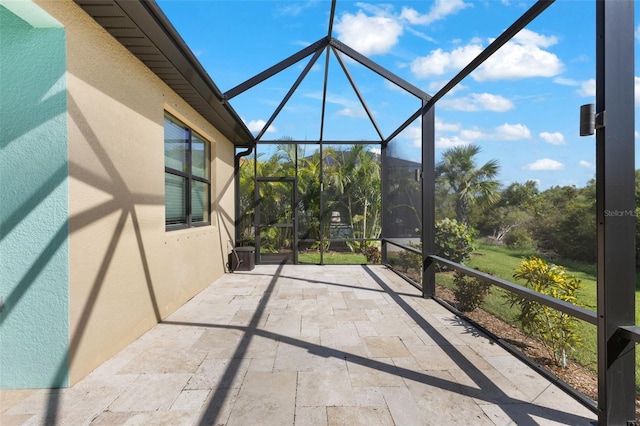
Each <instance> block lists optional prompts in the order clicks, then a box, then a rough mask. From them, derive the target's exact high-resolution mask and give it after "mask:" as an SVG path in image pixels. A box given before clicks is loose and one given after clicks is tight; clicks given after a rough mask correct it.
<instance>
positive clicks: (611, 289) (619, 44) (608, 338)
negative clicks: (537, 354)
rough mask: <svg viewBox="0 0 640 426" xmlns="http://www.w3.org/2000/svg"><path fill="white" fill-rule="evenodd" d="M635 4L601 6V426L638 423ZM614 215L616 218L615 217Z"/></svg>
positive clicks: (598, 106) (598, 155)
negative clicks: (627, 331) (627, 332)
mask: <svg viewBox="0 0 640 426" xmlns="http://www.w3.org/2000/svg"><path fill="white" fill-rule="evenodd" d="M633 8H634V4H633V1H632V0H616V1H602V0H599V1H596V59H597V60H596V110H595V111H596V114H600V117H602V119H603V123H602V125H601V126H596V127H597V128H596V198H597V213H596V215H597V216H596V217H597V227H598V267H597V271H598V272H597V273H598V306H597V310H598V312H597V313H598V339H597V340H598V423H599V424H602V425H613V424H616V425H618V424H621V425H629V424H635V343H634V342H633V341H631V340H628V339H626V338H624V336H623V333H620V332H619V330H620V328H621V327H628V326H632V327H633V326H635V279H636V277H635V223H636V217H635V164H634V161H635V151H634V148H635V147H634V142H635V141H634V63H633V60H629V59H628V58H634V22H633V17H634V11H633ZM612 212H615V213H612Z"/></svg>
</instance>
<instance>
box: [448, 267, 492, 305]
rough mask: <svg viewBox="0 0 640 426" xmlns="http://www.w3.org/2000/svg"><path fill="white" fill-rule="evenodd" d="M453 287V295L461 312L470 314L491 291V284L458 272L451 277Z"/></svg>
mask: <svg viewBox="0 0 640 426" xmlns="http://www.w3.org/2000/svg"><path fill="white" fill-rule="evenodd" d="M453 285H454V289H453V294H454V295H455V296H456V301H457V302H458V309H460V310H461V311H462V312H471V311H473V310H474V309H476V308H477V307H478V306H480V305H481V304H482V302H484V298H485V297H487V295H488V294H489V290H490V289H491V284H489V283H487V282H485V281H482V280H480V279H478V278H475V277H471V276H469V275H465V274H462V273H460V272H458V271H456V272H455V274H454V276H453Z"/></svg>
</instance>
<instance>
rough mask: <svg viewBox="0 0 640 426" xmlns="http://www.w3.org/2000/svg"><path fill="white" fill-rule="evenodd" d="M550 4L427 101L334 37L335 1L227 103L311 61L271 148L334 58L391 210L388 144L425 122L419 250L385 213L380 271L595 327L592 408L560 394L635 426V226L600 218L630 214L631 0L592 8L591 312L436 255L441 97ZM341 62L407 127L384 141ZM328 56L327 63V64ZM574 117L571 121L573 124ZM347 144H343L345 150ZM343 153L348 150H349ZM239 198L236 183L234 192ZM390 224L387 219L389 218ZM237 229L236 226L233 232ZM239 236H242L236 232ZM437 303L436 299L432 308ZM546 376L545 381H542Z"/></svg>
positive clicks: (638, 332) (428, 293) (639, 335)
mask: <svg viewBox="0 0 640 426" xmlns="http://www.w3.org/2000/svg"><path fill="white" fill-rule="evenodd" d="M552 3H553V0H539V1H538V2H536V3H535V4H534V5H533V6H532V7H531V8H530V9H529V10H528V11H526V12H525V13H524V14H523V15H522V16H521V17H520V18H519V19H518V20H516V21H515V22H514V23H513V24H512V25H511V26H510V27H509V28H507V29H506V30H505V31H504V32H503V33H502V34H501V35H500V36H498V38H496V39H495V40H494V41H493V42H492V43H491V44H490V45H489V46H488V47H487V48H486V49H485V50H484V51H482V52H481V53H480V54H479V55H478V56H477V57H476V58H475V59H474V60H472V61H471V62H470V63H469V64H468V65H467V66H466V67H465V68H464V69H462V70H461V71H460V72H459V73H458V74H457V75H456V76H455V77H454V78H453V79H451V80H450V81H449V82H448V83H447V84H445V85H444V87H442V89H440V90H439V91H438V92H437V93H435V94H434V95H433V96H430V95H428V94H426V93H424V92H422V91H421V90H420V89H418V88H416V87H415V86H413V85H411V84H410V83H408V82H406V81H404V80H402V79H401V78H399V77H397V76H395V75H394V74H392V73H390V72H389V71H387V70H385V69H384V68H382V67H380V66H379V65H377V64H375V63H373V62H372V61H370V60H369V59H367V58H366V57H364V56H362V55H360V54H358V53H357V52H355V51H354V50H353V49H351V48H349V47H348V46H346V45H344V44H343V43H341V42H340V41H338V40H336V39H334V38H333V37H332V26H333V18H334V13H335V0H334V1H333V2H332V6H331V16H330V21H329V31H328V34H327V36H326V37H324V38H322V39H320V40H319V41H317V42H316V43H314V44H312V45H310V46H308V47H307V48H305V49H303V50H301V51H300V52H298V53H296V54H294V55H292V56H290V57H289V58H287V59H285V60H283V61H281V62H280V63H278V64H276V65H274V66H273V67H271V68H269V69H267V70H266V71H264V72H262V73H260V74H258V75H257V76H255V77H254V78H252V79H249V80H247V81H246V82H245V83H242V84H240V85H238V86H237V87H235V88H233V89H231V90H229V91H228V92H227V93H225V94H224V99H225V100H227V101H228V100H231V99H232V98H233V97H235V96H236V95H238V94H240V93H242V92H244V91H245V90H247V89H249V88H251V87H253V86H254V85H256V84H258V83H260V82H262V81H264V80H266V79H268V78H269V77H271V76H273V75H275V74H277V73H279V72H280V71H282V70H284V69H286V68H287V67H289V66H291V65H293V64H295V63H297V62H299V61H300V60H302V59H304V58H306V57H308V56H310V55H314V56H313V59H312V60H311V61H310V62H309V64H308V65H307V67H306V68H305V69H304V71H303V73H302V74H301V75H300V77H299V78H298V80H297V81H296V83H294V86H293V87H292V88H291V90H290V91H289V92H288V93H287V95H286V96H285V98H284V99H283V101H282V102H281V103H280V105H279V106H278V108H277V109H276V111H275V112H274V114H273V115H272V116H271V118H270V119H269V121H267V123H266V125H265V126H264V127H263V129H262V131H260V132H259V133H258V135H257V137H256V144H257V145H258V146H259V145H260V144H264V143H277V141H265V140H263V139H262V138H263V136H264V134H265V133H266V130H267V128H268V127H269V125H270V124H271V123H272V122H273V120H274V119H275V117H276V116H277V114H278V113H279V112H280V111H281V110H282V108H283V106H284V104H285V103H286V101H287V100H288V99H289V98H290V97H291V94H292V93H293V92H294V91H295V88H296V87H297V86H298V85H299V84H300V82H301V81H302V79H303V78H304V75H306V73H307V72H308V71H309V69H310V68H311V66H312V64H313V63H315V61H316V60H317V59H318V58H319V57H320V55H321V53H322V52H323V51H324V50H327V52H328V51H329V50H331V51H332V52H333V53H334V54H335V55H336V57H338V60H339V61H340V63H341V66H342V67H343V69H344V70H345V72H346V73H347V78H349V81H350V83H351V84H352V87H353V88H354V90H355V91H356V93H357V94H358V98H359V99H360V101H361V102H362V105H363V107H364V109H365V111H367V115H368V116H369V119H370V120H371V121H372V123H373V124H374V126H375V128H376V130H377V131H378V134H379V136H380V141H363V142H362V143H368V144H371V143H376V144H380V147H381V167H382V194H383V197H382V198H383V200H385V202H388V196H389V194H388V172H389V166H390V162H389V156H388V155H387V154H388V150H389V149H390V142H391V141H393V139H394V138H395V137H396V136H397V135H398V134H400V133H401V132H402V131H403V130H404V129H406V128H407V127H408V126H409V125H410V124H411V123H413V122H414V121H415V120H417V119H418V118H421V120H422V121H421V122H422V156H421V170H420V171H419V173H418V174H417V175H416V176H417V177H418V178H419V179H420V180H421V191H420V196H421V223H422V224H423V226H422V228H421V233H420V236H421V242H422V250H421V251H420V250H417V249H416V248H415V247H414V246H412V245H411V244H403V243H402V242H400V241H398V240H397V239H395V238H394V235H392V234H391V233H390V232H389V228H390V227H391V224H390V220H391V218H390V217H388V212H389V210H388V209H387V208H385V206H384V205H383V209H382V212H383V218H382V235H381V241H382V243H383V262H385V263H386V262H388V258H389V251H390V250H389V248H390V247H397V248H399V249H400V250H406V251H408V252H416V253H418V255H421V258H422V262H421V263H422V266H421V270H420V272H421V277H420V280H421V282H420V283H419V285H420V287H421V288H422V290H423V295H424V296H425V297H432V298H436V297H435V265H436V264H437V263H444V264H447V265H449V266H450V267H452V268H454V269H456V270H459V271H462V272H464V273H467V274H469V275H472V276H475V277H478V278H480V279H482V280H485V281H487V282H490V283H491V284H493V285H496V286H499V287H501V288H504V289H506V290H508V291H511V292H516V293H518V294H520V295H523V296H525V297H527V298H530V299H532V300H536V301H538V302H540V303H543V304H545V305H547V306H550V307H552V308H553V309H557V310H559V311H561V312H564V313H567V314H569V315H572V316H574V317H577V318H579V319H581V320H584V321H587V322H588V323H591V324H594V325H596V326H597V330H598V332H597V334H598V338H597V347H598V401H597V404H593V403H592V402H590V400H589V399H588V398H586V397H584V396H583V395H581V394H579V392H577V391H573V390H572V389H571V388H570V387H568V386H563V388H564V390H565V391H567V392H568V393H570V394H572V395H573V396H574V397H575V398H576V399H578V400H579V401H581V402H583V403H584V404H585V405H586V406H587V407H589V408H591V409H593V410H594V412H596V413H597V414H598V421H599V423H600V424H635V380H634V376H635V343H637V342H640V329H639V328H638V327H637V326H636V325H635V318H634V317H635V261H634V253H635V244H634V235H635V217H634V215H631V214H626V215H607V214H605V212H611V211H618V212H633V211H635V200H634V189H635V165H634V65H633V61H630V60H628V58H633V57H634V23H633V16H634V14H633V8H634V4H633V1H632V0H627V1H610V0H594V4H595V8H596V22H595V25H596V43H595V44H596V59H597V66H596V105H595V114H594V115H593V117H590V119H591V121H592V122H593V123H594V129H593V130H594V131H595V133H596V198H597V214H596V218H597V235H598V237H597V241H598V246H597V252H598V253H597V311H596V312H593V311H589V310H586V309H582V308H579V307H576V306H574V305H571V304H569V303H566V302H562V301H559V300H557V299H553V298H551V297H547V296H544V295H541V294H539V293H535V292H533V291H530V290H528V289H526V288H523V287H521V286H517V285H514V284H512V283H509V282H507V281H504V280H500V279H496V278H494V277H492V276H489V275H487V274H484V273H482V272H479V271H477V270H473V269H471V268H468V267H465V266H463V265H460V264H457V263H454V262H452V261H450V260H448V259H444V258H441V257H438V256H436V255H435V254H434V223H435V210H434V204H435V153H434V148H435V136H434V121H435V105H436V103H437V101H438V100H439V99H441V98H442V97H443V96H444V95H445V94H446V93H448V92H449V91H451V89H453V88H454V87H455V86H456V85H457V84H459V83H460V82H461V81H462V80H463V79H464V78H465V77H466V76H468V75H469V74H470V73H471V72H472V71H473V70H475V69H476V68H477V67H478V66H480V65H481V64H482V63H483V62H484V61H485V60H486V59H488V58H489V57H490V56H491V55H492V54H494V53H495V52H496V51H497V50H498V49H499V48H500V47H501V46H503V45H504V44H505V43H507V42H508V41H509V40H510V39H511V38H512V37H514V36H515V35H516V34H517V33H518V32H519V31H520V30H521V29H523V28H524V27H525V26H526V25H528V24H529V23H530V22H531V21H533V20H534V19H535V18H536V17H538V16H539V15H540V14H541V13H543V12H544V11H545V10H546V9H547V8H548V7H549V6H551V5H552ZM338 52H340V53H342V54H345V55H346V56H348V57H349V58H351V59H352V60H355V61H356V62H359V63H360V64H362V65H364V66H366V67H367V68H369V69H370V70H372V71H374V72H376V73H377V74H379V75H381V76H382V77H384V78H386V79H387V80H389V81H391V82H392V83H394V84H395V85H397V86H399V87H401V88H403V89H404V90H406V91H407V92H409V93H412V94H414V95H415V96H416V97H417V98H419V99H420V100H421V102H422V105H421V107H420V108H418V109H417V111H416V112H415V113H413V114H412V115H411V116H410V117H409V118H407V120H406V121H405V122H404V123H403V124H402V125H401V126H400V127H399V128H398V129H396V130H395V131H394V132H393V133H392V134H390V135H389V136H387V137H386V138H385V137H384V136H383V135H382V134H381V133H380V132H379V129H378V127H377V126H376V125H375V120H374V118H373V116H372V114H371V113H370V111H369V109H368V108H367V107H366V103H365V102H364V100H363V99H362V97H361V96H360V94H359V92H358V89H357V86H356V85H355V83H354V82H353V80H352V79H351V78H350V77H349V75H348V71H347V70H346V67H345V66H344V64H343V62H342V61H341V60H340V55H339V53H338ZM328 57H329V55H328V53H327V62H328ZM326 74H327V71H326V66H325V88H324V94H323V112H322V119H321V121H322V122H321V124H320V126H321V129H322V126H323V125H324V105H325V102H326ZM577 116H578V114H577V113H576V117H577ZM320 134H321V137H320V140H318V141H314V142H312V143H316V144H318V145H320V146H322V144H323V143H331V144H337V143H340V142H341V141H323V140H322V130H321V131H320ZM342 142H346V141H342ZM287 143H294V144H302V143H305V144H308V143H310V142H309V141H287ZM349 143H353V142H352V141H349ZM252 150H253V147H248V149H247V150H246V151H243V152H239V153H237V155H236V176H237V175H238V170H239V167H240V162H241V157H242V156H244V155H247V154H250V153H251V152H252ZM238 188H239V186H238V179H236V190H237V189H238ZM236 200H237V202H236V209H237V210H236V212H237V215H236V218H239V217H240V216H239V215H238V213H239V208H238V206H239V204H238V197H236ZM385 214H387V216H385ZM237 224H239V223H238V222H237ZM237 228H238V227H237ZM436 299H437V298H436ZM543 374H544V373H543Z"/></svg>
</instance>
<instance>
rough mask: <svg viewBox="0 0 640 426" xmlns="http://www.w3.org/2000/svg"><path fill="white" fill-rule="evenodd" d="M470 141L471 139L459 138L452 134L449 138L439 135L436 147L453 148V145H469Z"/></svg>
mask: <svg viewBox="0 0 640 426" xmlns="http://www.w3.org/2000/svg"><path fill="white" fill-rule="evenodd" d="M470 143H471V141H467V140H464V139H461V138H460V137H458V136H453V137H451V138H446V137H440V138H437V139H436V145H435V146H436V148H443V149H447V148H453V147H454V146H463V145H469V144H470Z"/></svg>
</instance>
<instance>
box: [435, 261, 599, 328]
mask: <svg viewBox="0 0 640 426" xmlns="http://www.w3.org/2000/svg"><path fill="white" fill-rule="evenodd" d="M427 258H429V259H432V260H435V261H436V262H438V263H442V264H444V265H447V266H449V267H451V268H453V269H455V270H456V271H459V272H462V273H465V274H467V275H471V276H472V277H476V278H478V279H481V280H482V281H485V282H488V283H490V284H493V285H496V286H498V287H500V288H502V289H504V290H507V291H510V292H512V293H515V294H517V295H519V296H523V297H526V298H527V299H529V300H533V301H536V302H538V303H541V304H543V305H545V306H548V307H550V308H553V309H556V310H558V311H560V312H563V313H565V314H569V315H571V316H573V317H576V318H578V319H581V320H583V321H586V322H588V323H589V324H593V325H597V323H598V316H597V314H596V313H595V312H594V311H590V310H588V309H585V308H583V307H580V306H576V305H573V304H571V303H569V302H565V301H564V300H560V299H556V298H555V297H551V296H547V295H546V294H542V293H538V292H537V291H534V290H531V289H530V288H527V287H523V286H520V285H518V284H514V283H512V282H509V281H507V280H503V279H501V278H497V277H494V276H493V275H489V274H486V273H484V272H480V271H478V270H476V269H473V268H469V267H468V266H464V265H461V264H459V263H456V262H453V261H451V260H448V259H445V258H443V257H440V256H435V255H429V256H427Z"/></svg>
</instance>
